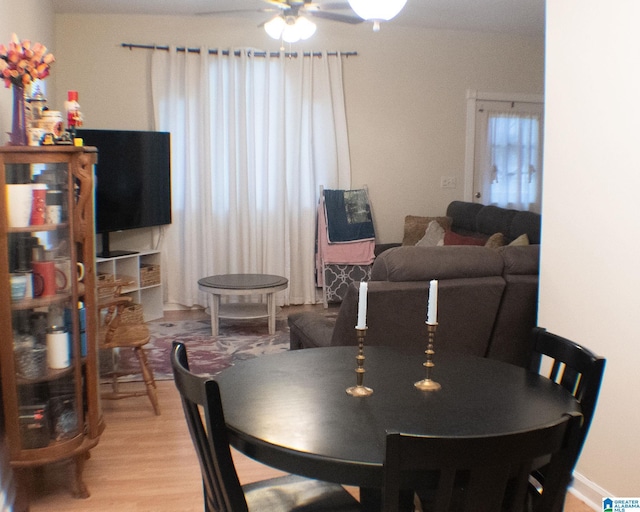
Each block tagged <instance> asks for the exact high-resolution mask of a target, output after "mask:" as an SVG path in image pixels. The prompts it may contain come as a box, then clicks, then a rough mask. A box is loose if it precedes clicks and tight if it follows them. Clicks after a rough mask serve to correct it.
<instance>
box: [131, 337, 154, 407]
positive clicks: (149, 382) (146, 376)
mask: <svg viewBox="0 0 640 512" xmlns="http://www.w3.org/2000/svg"><path fill="white" fill-rule="evenodd" d="M134 351H135V353H136V356H137V357H138V361H139V362H140V369H141V370H142V379H143V380H144V383H145V385H146V386H147V395H148V396H149V400H150V401H151V405H152V406H153V412H155V414H156V416H160V404H159V402H158V393H157V391H156V381H155V379H154V378H153V372H152V371H151V369H150V368H149V365H148V364H147V356H146V354H145V353H144V350H143V349H142V347H136V348H135V349H134Z"/></svg>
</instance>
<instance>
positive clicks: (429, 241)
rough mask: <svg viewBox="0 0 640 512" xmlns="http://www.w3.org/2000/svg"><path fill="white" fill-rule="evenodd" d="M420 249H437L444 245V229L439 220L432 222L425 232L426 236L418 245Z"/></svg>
mask: <svg viewBox="0 0 640 512" xmlns="http://www.w3.org/2000/svg"><path fill="white" fill-rule="evenodd" d="M416 245H417V246H419V247H436V246H438V245H444V229H443V228H442V226H441V225H440V224H439V223H438V221H437V220H432V221H431V222H429V225H428V226H427V230H426V231H425V232H424V236H423V237H422V238H421V239H420V240H418V243H417V244H416Z"/></svg>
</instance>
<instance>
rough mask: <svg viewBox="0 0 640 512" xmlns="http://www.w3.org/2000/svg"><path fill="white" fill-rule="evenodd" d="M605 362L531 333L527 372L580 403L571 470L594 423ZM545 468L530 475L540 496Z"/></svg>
mask: <svg viewBox="0 0 640 512" xmlns="http://www.w3.org/2000/svg"><path fill="white" fill-rule="evenodd" d="M543 356H546V357H547V358H549V359H550V360H551V361H550V363H549V365H548V366H549V369H548V371H545V369H546V368H547V365H545V364H543ZM605 363H606V360H605V359H604V358H603V357H600V356H597V355H595V354H594V353H593V352H591V351H590V350H589V349H587V348H585V347H583V346H581V345H579V344H578V343H575V342H573V341H570V340H568V339H566V338H563V337H561V336H558V335H556V334H552V333H550V332H548V331H547V330H546V329H544V328H542V327H535V328H534V329H533V333H532V351H531V360H530V364H529V369H530V370H531V371H533V372H536V373H539V372H541V373H543V374H544V375H545V376H547V377H549V379H551V380H552V381H554V382H556V383H557V384H559V385H561V386H562V387H563V388H565V389H566V390H568V391H569V392H570V393H571V394H572V395H573V396H575V397H576V399H577V400H578V401H579V402H580V406H581V407H582V414H583V416H584V421H583V423H582V426H581V428H580V431H579V433H578V438H579V442H578V443H577V444H576V446H575V452H574V453H573V460H572V465H571V469H572V470H573V468H574V467H575V465H576V463H577V461H578V457H579V456H580V452H581V450H582V446H583V445H584V442H585V440H586V438H587V433H588V432H589V426H590V425H591V421H592V420H593V415H594V413H595V409H596V404H597V401H598V395H599V394H600V386H601V384H602V378H603V375H604V367H605ZM545 474H546V468H545V467H543V468H541V469H539V470H538V471H536V472H534V474H533V475H532V476H533V478H534V480H532V485H534V487H535V488H536V489H537V492H538V493H540V492H541V491H542V488H543V487H544V480H545Z"/></svg>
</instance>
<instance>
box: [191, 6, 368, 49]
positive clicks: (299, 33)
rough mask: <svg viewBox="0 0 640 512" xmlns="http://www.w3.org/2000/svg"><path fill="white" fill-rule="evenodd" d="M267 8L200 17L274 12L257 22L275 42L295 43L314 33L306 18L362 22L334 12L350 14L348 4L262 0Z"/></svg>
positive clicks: (209, 13) (310, 22) (222, 12)
mask: <svg viewBox="0 0 640 512" xmlns="http://www.w3.org/2000/svg"><path fill="white" fill-rule="evenodd" d="M262 1H263V2H264V3H266V4H268V6H265V7H261V8H257V9H233V10H224V11H210V12H204V13H200V15H203V16H215V15H217V14H231V13H239V12H264V13H276V14H275V16H273V17H272V18H270V19H269V20H265V21H263V22H262V23H260V24H259V25H258V26H259V27H264V29H265V31H266V32H267V34H269V35H270V36H271V37H273V38H274V39H282V40H284V41H286V42H289V43H295V42H296V41H299V40H300V39H308V38H309V37H311V36H312V35H313V34H314V33H315V31H316V25H315V23H313V22H312V21H311V20H310V19H309V18H310V17H315V18H321V19H325V20H330V21H338V22H341V23H350V24H357V23H362V22H363V21H364V20H363V19H362V18H361V17H359V16H356V15H355V14H345V13H339V12H333V11H340V10H348V11H349V12H351V13H353V10H352V9H351V6H350V5H349V3H348V2H346V1H345V2H314V1H312V0H262Z"/></svg>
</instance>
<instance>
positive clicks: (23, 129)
mask: <svg viewBox="0 0 640 512" xmlns="http://www.w3.org/2000/svg"><path fill="white" fill-rule="evenodd" d="M12 89H13V121H12V123H11V145H12V146H26V145H27V143H28V141H27V122H26V119H25V109H24V86H22V85H16V84H13V87H12Z"/></svg>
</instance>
